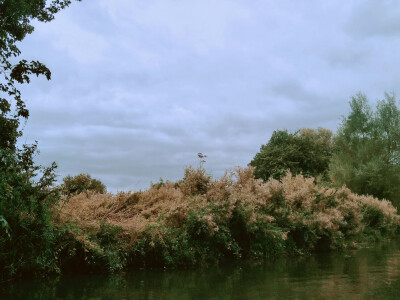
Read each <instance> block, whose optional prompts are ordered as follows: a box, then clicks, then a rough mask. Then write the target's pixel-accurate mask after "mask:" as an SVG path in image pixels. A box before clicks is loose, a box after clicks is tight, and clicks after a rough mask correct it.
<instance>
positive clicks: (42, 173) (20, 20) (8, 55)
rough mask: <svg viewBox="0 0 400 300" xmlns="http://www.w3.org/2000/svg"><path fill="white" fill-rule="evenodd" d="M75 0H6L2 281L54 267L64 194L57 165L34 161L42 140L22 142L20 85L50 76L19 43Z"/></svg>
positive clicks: (0, 140) (2, 30)
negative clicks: (58, 205) (53, 207)
mask: <svg viewBox="0 0 400 300" xmlns="http://www.w3.org/2000/svg"><path fill="white" fill-rule="evenodd" d="M70 3H71V1H61V0H53V1H46V0H4V1H0V75H1V76H0V93H1V94H0V279H1V278H3V277H8V276H13V275H16V274H19V275H21V273H22V272H25V271H28V270H29V272H36V271H48V270H52V271H54V268H55V263H54V261H55V260H56V259H57V255H56V253H55V252H54V250H52V248H53V247H52V245H53V243H54V238H55V232H54V230H53V228H52V226H51V223H50V221H49V214H50V212H49V209H48V207H49V204H51V203H54V202H55V201H57V199H58V198H59V196H58V194H59V193H58V191H57V189H54V188H53V183H54V180H55V173H54V170H55V168H56V164H55V163H53V164H52V165H51V166H50V167H48V168H44V167H41V166H37V165H36V164H35V163H34V155H35V154H36V153H37V145H36V143H35V144H33V145H23V146H22V147H18V146H17V140H18V138H19V137H20V136H21V135H22V131H21V129H20V122H21V121H22V120H26V119H27V118H28V117H29V111H28V109H27V108H26V105H25V101H24V100H23V99H22V95H21V92H20V91H19V90H18V86H17V84H24V83H29V82H30V76H31V75H36V76H39V75H43V76H45V77H46V78H47V79H50V77H51V72H50V70H49V69H48V68H47V67H46V66H45V65H44V64H42V63H41V62H39V61H31V62H28V61H27V60H24V59H22V60H18V57H19V56H20V54H21V51H20V50H19V49H18V46H17V42H20V41H22V40H23V39H24V38H25V36H26V35H27V34H31V33H32V32H33V30H34V27H33V26H32V24H31V23H32V21H34V20H37V21H40V22H49V21H51V20H52V19H53V18H54V15H55V14H56V13H57V12H58V11H60V10H61V9H63V8H65V7H67V6H68V5H70Z"/></svg>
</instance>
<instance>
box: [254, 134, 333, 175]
mask: <svg viewBox="0 0 400 300" xmlns="http://www.w3.org/2000/svg"><path fill="white" fill-rule="evenodd" d="M332 150H333V144H332V132H331V131H330V130H327V129H323V128H318V129H317V130H312V129H302V130H299V131H297V132H295V133H289V132H288V131H287V130H280V131H274V132H273V134H272V136H271V139H270V140H269V142H268V143H267V144H266V145H262V146H261V149H260V152H259V153H257V154H256V155H255V157H254V158H253V160H252V161H251V162H250V165H251V166H253V167H256V170H255V176H256V178H261V179H263V180H264V181H266V180H268V179H269V178H270V177H273V178H275V179H280V178H282V177H283V176H284V175H285V174H286V171H287V170H290V171H291V172H292V173H293V174H299V173H303V175H304V176H307V177H317V176H323V177H326V174H327V170H328V165H329V161H330V158H331V156H332Z"/></svg>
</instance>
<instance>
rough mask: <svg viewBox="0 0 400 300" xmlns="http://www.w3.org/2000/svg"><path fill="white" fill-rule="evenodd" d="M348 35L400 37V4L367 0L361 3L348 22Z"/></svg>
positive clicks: (359, 36)
mask: <svg viewBox="0 0 400 300" xmlns="http://www.w3.org/2000/svg"><path fill="white" fill-rule="evenodd" d="M345 28H346V30H347V31H348V33H349V34H350V35H351V36H353V37H357V38H369V37H398V36H399V35H400V3H399V2H398V1H391V0H390V1H382V0H367V1H362V2H360V4H359V5H357V6H356V7H355V8H354V10H353V14H352V15H351V17H350V19H349V20H348V22H347V24H346V26H345Z"/></svg>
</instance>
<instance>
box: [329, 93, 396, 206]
mask: <svg viewBox="0 0 400 300" xmlns="http://www.w3.org/2000/svg"><path fill="white" fill-rule="evenodd" d="M350 108H351V111H350V113H349V115H348V116H347V117H344V118H343V121H342V125H341V126H340V128H339V130H338V132H337V135H336V137H335V146H336V147H335V153H334V155H333V157H332V161H331V163H330V173H329V174H330V177H331V180H332V182H333V183H335V184H338V185H342V184H346V185H347V186H348V187H349V188H350V189H351V190H352V191H354V192H356V193H359V194H369V195H373V196H375V197H378V198H380V199H383V198H386V199H388V200H391V201H392V202H393V203H394V204H395V205H397V206H399V200H400V196H399V193H400V110H399V108H398V107H397V101H396V97H395V95H391V94H385V98H384V99H383V100H381V101H378V103H377V106H376V109H375V110H373V109H372V108H371V106H370V105H369V104H368V100H367V97H366V96H365V95H363V94H357V95H356V96H354V97H352V99H351V101H350Z"/></svg>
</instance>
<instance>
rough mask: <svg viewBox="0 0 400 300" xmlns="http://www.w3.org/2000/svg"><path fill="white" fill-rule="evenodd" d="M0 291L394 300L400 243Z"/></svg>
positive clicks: (38, 295) (37, 295) (22, 295)
mask: <svg viewBox="0 0 400 300" xmlns="http://www.w3.org/2000/svg"><path fill="white" fill-rule="evenodd" d="M2 288H3V289H2V291H1V293H0V296H1V298H5V299H6V298H7V299H373V298H376V299H397V298H396V297H397V295H398V293H399V291H400V241H399V240H397V241H392V242H387V243H382V244H379V245H377V246H375V247H372V248H364V249H360V250H357V251H353V252H346V253H342V254H332V253H330V254H320V255H314V256H311V257H305V258H300V259H299V258H295V259H294V258H293V259H292V258H291V259H289V258H287V259H281V260H278V261H275V262H271V263H262V264H251V263H245V264H243V263H242V264H240V265H229V266H224V267H217V268H210V269H200V270H187V271H162V270H146V271H134V272H130V273H128V274H126V275H117V276H116V275H114V276H94V275H90V276H64V277H62V278H54V279H51V280H48V281H47V282H43V280H42V281H25V282H19V283H13V284H11V285H9V286H7V287H6V286H3V287H2Z"/></svg>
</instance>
